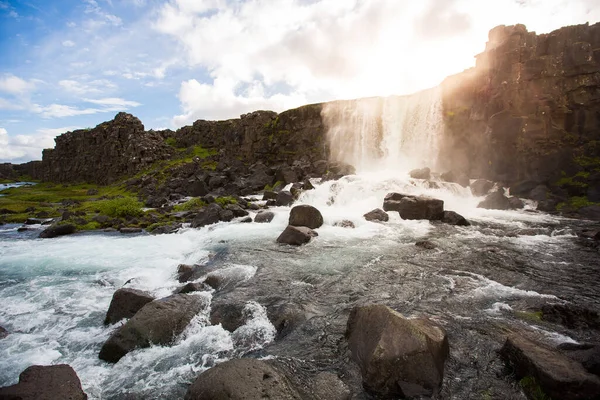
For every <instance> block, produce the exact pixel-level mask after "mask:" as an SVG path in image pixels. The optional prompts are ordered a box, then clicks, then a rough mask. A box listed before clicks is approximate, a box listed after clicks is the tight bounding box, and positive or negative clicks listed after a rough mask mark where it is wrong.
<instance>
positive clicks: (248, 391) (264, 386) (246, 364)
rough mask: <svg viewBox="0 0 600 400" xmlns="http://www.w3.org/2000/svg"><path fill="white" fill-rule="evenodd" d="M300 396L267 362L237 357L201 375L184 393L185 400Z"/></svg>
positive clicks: (292, 398) (283, 399) (284, 399)
mask: <svg viewBox="0 0 600 400" xmlns="http://www.w3.org/2000/svg"><path fill="white" fill-rule="evenodd" d="M301 398H302V397H301V396H300V394H298V392H297V390H296V389H295V388H294V387H293V386H292V384H291V383H290V381H289V379H288V378H287V377H286V375H285V374H284V373H283V372H281V371H280V370H278V369H276V368H275V367H274V366H273V365H272V364H271V363H270V362H269V361H261V360H256V359H252V358H240V359H235V360H230V361H226V362H224V363H222V364H219V365H217V366H215V367H213V368H210V369H209V370H207V371H205V372H203V373H202V374H200V375H199V376H198V378H196V380H195V381H194V383H193V384H192V385H191V386H190V387H189V389H188V391H187V393H186V394H185V400H225V399H231V400H242V399H248V400H250V399H257V400H258V399H273V400H275V399H277V400H300V399H301Z"/></svg>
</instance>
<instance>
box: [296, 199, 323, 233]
mask: <svg viewBox="0 0 600 400" xmlns="http://www.w3.org/2000/svg"><path fill="white" fill-rule="evenodd" d="M289 224H290V225H292V226H306V227H308V228H310V229H317V228H320V227H321V225H323V215H321V212H320V211H319V210H317V209H316V208H315V207H313V206H309V205H301V206H295V207H294V208H292V210H291V211H290V220H289Z"/></svg>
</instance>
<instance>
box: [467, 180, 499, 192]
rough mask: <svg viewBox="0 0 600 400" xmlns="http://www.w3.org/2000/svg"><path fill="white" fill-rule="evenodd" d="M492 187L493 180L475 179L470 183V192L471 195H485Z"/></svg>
mask: <svg viewBox="0 0 600 400" xmlns="http://www.w3.org/2000/svg"><path fill="white" fill-rule="evenodd" d="M493 188H494V182H492V181H488V180H487V179H476V180H475V181H473V183H471V193H473V196H485V195H486V194H488V193H489V192H490V190H492V189H493Z"/></svg>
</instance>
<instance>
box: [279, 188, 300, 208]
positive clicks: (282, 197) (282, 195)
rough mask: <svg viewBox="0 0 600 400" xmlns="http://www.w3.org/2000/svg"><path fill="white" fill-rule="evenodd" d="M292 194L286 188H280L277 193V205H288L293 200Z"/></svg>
mask: <svg viewBox="0 0 600 400" xmlns="http://www.w3.org/2000/svg"><path fill="white" fill-rule="evenodd" d="M294 200H295V199H294V195H293V194H292V193H291V192H290V191H288V190H282V191H281V192H279V193H277V200H276V202H277V205H278V206H289V205H291V204H292V203H293V202H294Z"/></svg>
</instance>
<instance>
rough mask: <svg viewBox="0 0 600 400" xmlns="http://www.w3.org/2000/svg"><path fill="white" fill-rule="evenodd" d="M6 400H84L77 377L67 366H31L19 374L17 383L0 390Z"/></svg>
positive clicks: (1, 395) (0, 394)
mask: <svg viewBox="0 0 600 400" xmlns="http://www.w3.org/2000/svg"><path fill="white" fill-rule="evenodd" d="M0 398H1V399H6V400H58V399H65V400H85V399H87V395H86V394H85V393H84V392H83V389H82V388H81V381H80V380H79V377H78V376H77V374H76V373H75V371H74V370H73V368H71V367H70V366H69V365H66V364H59V365H48V366H41V365H33V366H31V367H29V368H27V369H26V370H25V371H23V372H21V375H19V383H17V384H16V385H12V386H6V387H3V388H0Z"/></svg>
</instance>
